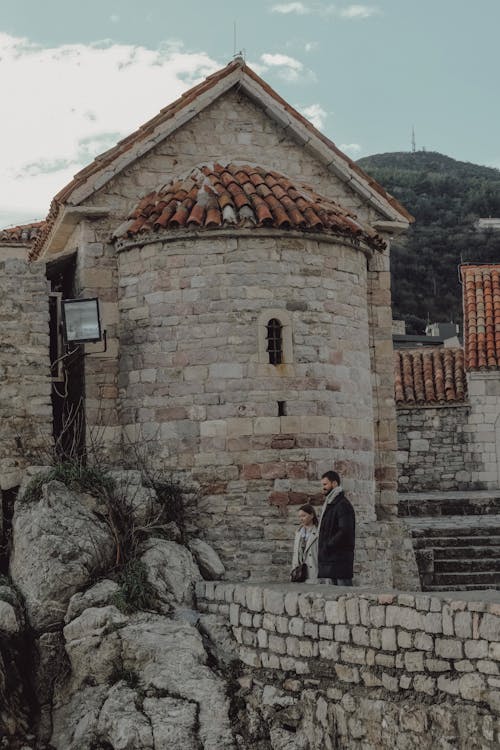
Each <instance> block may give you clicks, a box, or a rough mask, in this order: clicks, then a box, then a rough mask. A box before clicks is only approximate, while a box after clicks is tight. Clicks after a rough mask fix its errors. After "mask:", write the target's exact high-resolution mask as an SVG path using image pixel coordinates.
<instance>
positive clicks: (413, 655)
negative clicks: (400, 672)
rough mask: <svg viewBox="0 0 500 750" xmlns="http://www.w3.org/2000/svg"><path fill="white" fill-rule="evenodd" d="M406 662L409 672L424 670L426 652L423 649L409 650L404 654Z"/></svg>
mask: <svg viewBox="0 0 500 750" xmlns="http://www.w3.org/2000/svg"><path fill="white" fill-rule="evenodd" d="M404 664H405V669H406V670H407V671H408V672H423V671H424V654H423V653H422V651H407V652H406V653H405V655H404Z"/></svg>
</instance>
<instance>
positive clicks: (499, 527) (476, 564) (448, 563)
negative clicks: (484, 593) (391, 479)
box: [399, 491, 500, 591]
mask: <svg viewBox="0 0 500 750" xmlns="http://www.w3.org/2000/svg"><path fill="white" fill-rule="evenodd" d="M399 515H400V516H401V517H403V518H404V520H405V522H406V523H407V525H408V527H409V529H410V531H411V535H412V539H413V545H414V549H415V556H416V558H417V564H418V568H419V573H420V580H421V584H422V590H423V591H457V590H462V591H463V590H478V589H496V590H500V491H496V492H495V491H493V492H487V491H476V492H472V491H471V492H458V491H457V492H452V491H451V492H419V493H404V494H400V496H399Z"/></svg>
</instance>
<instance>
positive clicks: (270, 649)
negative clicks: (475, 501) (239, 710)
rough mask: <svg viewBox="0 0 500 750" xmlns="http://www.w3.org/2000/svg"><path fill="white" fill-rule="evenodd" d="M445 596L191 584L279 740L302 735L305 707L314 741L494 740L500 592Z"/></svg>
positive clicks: (362, 744)
mask: <svg viewBox="0 0 500 750" xmlns="http://www.w3.org/2000/svg"><path fill="white" fill-rule="evenodd" d="M484 596H486V595H484ZM454 597H455V598H452V597H449V596H444V595H441V596H436V595H433V596H432V597H431V596H428V595H424V594H411V593H405V594H398V593H396V592H388V593H372V592H370V591H365V590H348V589H340V588H339V589H337V588H336V587H330V586H310V587H308V586H306V585H289V586H286V587H285V586H269V585H262V586H257V585H253V586H252V585H244V584H224V583H214V582H201V583H199V584H198V587H197V601H198V607H199V609H200V610H201V611H202V612H209V613H212V614H214V615H217V614H218V615H222V616H223V617H224V618H226V619H227V621H228V622H229V623H230V626H231V630H232V633H233V637H234V638H235V640H236V641H237V643H238V649H239V656H240V659H241V661H242V662H243V664H244V665H246V667H245V670H244V672H245V676H244V677H242V678H241V679H240V681H239V685H240V687H241V690H240V695H239V698H240V699H241V700H243V701H245V702H246V704H247V707H248V706H251V707H253V709H252V710H253V711H254V714H255V713H256V712H257V711H258V710H260V711H262V710H263V711H267V715H266V716H267V721H268V723H271V736H272V731H273V726H274V731H275V733H279V734H280V736H281V737H283V736H284V735H283V733H284V732H285V734H286V732H288V733H289V734H288V738H289V741H288V744H282V745H280V746H283V747H284V746H286V747H289V748H295V747H297V748H298V747H303V746H304V745H302V744H300V740H301V735H302V733H303V732H304V731H305V728H304V725H305V723H306V719H308V721H309V724H310V729H311V732H312V737H313V738H314V739H313V740H312V741H311V744H310V745H308V746H310V747H314V748H320V747H321V748H323V747H331V748H334V747H335V748H359V749H360V750H361V748H363V749H368V748H394V747H398V748H408V749H410V748H415V747H422V748H429V750H431V748H435V747H437V746H439V747H443V748H450V750H451V748H455V747H464V748H465V747H467V748H469V747H482V748H494V747H498V743H499V742H500V670H499V665H500V597H499V596H498V594H493V592H492V596H491V597H490V599H489V600H488V599H481V598H478V594H477V592H476V593H474V592H471V593H470V594H463V593H460V594H458V593H457V594H455V595H454ZM259 701H260V702H259ZM311 704H312V715H311V711H310V709H311ZM262 706H264V708H262ZM266 706H267V709H266ZM269 707H271V708H272V709H273V711H272V712H271V713H270V712H269V710H268V709H269ZM283 709H285V710H283ZM282 711H283V713H281V712H282ZM308 711H309V716H307V714H308ZM290 712H291V716H290ZM293 717H295V718H294V719H293ZM273 721H274V725H273ZM311 726H312V728H311ZM273 746H274V745H273Z"/></svg>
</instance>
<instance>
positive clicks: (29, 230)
mask: <svg viewBox="0 0 500 750" xmlns="http://www.w3.org/2000/svg"><path fill="white" fill-rule="evenodd" d="M44 223H45V222H43V221H35V222H32V223H31V224H20V225H19V226H16V227H7V228H6V229H0V243H1V242H7V243H9V244H11V243H13V242H16V243H19V244H21V245H31V244H33V242H34V241H35V240H36V238H37V237H38V235H39V234H40V231H41V229H42V227H43V225H44Z"/></svg>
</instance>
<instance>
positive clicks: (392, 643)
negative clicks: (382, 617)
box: [381, 628, 398, 651]
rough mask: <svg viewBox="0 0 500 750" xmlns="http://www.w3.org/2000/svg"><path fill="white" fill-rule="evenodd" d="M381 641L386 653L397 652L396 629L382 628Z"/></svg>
mask: <svg viewBox="0 0 500 750" xmlns="http://www.w3.org/2000/svg"><path fill="white" fill-rule="evenodd" d="M381 640H382V649H383V650H384V651H397V648H398V646H397V643H396V629H395V628H382V633H381Z"/></svg>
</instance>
